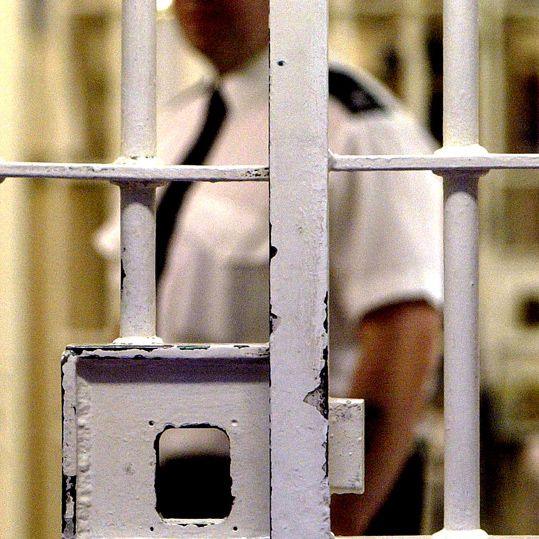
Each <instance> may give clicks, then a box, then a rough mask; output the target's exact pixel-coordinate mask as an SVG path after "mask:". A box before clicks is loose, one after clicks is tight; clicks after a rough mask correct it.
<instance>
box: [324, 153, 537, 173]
mask: <svg viewBox="0 0 539 539" xmlns="http://www.w3.org/2000/svg"><path fill="white" fill-rule="evenodd" d="M526 168H529V169H539V154H503V153H491V154H484V155H447V154H446V155H332V158H331V170H334V171H354V170H365V171H375V170H436V171H445V170H448V171H455V170H458V171H461V170H462V171H488V170H491V169H526Z"/></svg>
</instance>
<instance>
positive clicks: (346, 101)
mask: <svg viewBox="0 0 539 539" xmlns="http://www.w3.org/2000/svg"><path fill="white" fill-rule="evenodd" d="M329 94H330V95H331V96H332V97H334V98H335V99H337V101H339V103H341V105H342V106H343V107H345V108H346V109H347V110H348V111H349V112H350V113H352V114H360V113H362V112H367V111H370V110H381V111H383V110H385V106H384V105H383V104H382V103H381V102H380V101H379V100H378V99H377V98H376V97H375V96H374V95H373V94H372V93H371V92H370V91H369V90H367V89H366V88H365V87H364V86H362V85H361V83H360V82H359V81H358V80H357V79H355V78H354V77H352V76H350V75H349V74H348V73H345V72H344V71H339V70H336V69H334V68H331V69H330V70H329Z"/></svg>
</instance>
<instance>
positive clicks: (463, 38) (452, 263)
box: [442, 0, 482, 533]
mask: <svg viewBox="0 0 539 539" xmlns="http://www.w3.org/2000/svg"><path fill="white" fill-rule="evenodd" d="M478 35H479V27H478V2H477V0H444V148H443V150H442V151H444V152H452V151H455V147H458V151H459V152H460V153H469V154H479V153H482V149H481V147H480V146H479V145H478V141H479V120H478V118H479V99H478V92H479V85H478V77H479V75H478V72H479V70H478V59H479V39H478ZM478 179H479V176H478V175H477V173H472V174H466V173H457V174H450V175H446V176H444V192H445V196H444V266H445V269H444V283H445V308H444V325H445V331H444V333H445V336H444V358H445V363H444V401H445V464H444V468H445V469H444V472H445V483H444V485H445V487H444V506H445V508H444V528H445V530H446V531H448V532H452V531H463V530H477V531H479V528H480V522H479V357H478V341H477V338H478V337H477V308H478V297H477V286H478V262H477V260H478V206H477V185H478ZM480 533H482V532H480Z"/></svg>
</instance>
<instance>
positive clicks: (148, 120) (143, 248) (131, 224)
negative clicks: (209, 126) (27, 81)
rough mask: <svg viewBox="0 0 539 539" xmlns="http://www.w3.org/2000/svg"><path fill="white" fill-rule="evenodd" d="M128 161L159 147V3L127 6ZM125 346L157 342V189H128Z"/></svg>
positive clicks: (148, 0) (124, 197)
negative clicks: (157, 85)
mask: <svg viewBox="0 0 539 539" xmlns="http://www.w3.org/2000/svg"><path fill="white" fill-rule="evenodd" d="M122 9H123V11H122V160H143V159H149V158H150V159H151V158H153V157H154V155H155V147H156V8H155V0H123V2H122ZM120 190H121V191H120V193H121V219H122V224H121V259H122V270H121V271H122V289H121V316H120V335H121V337H120V339H118V341H120V342H132V341H133V340H141V339H142V340H147V339H150V340H153V339H155V337H154V336H155V186H154V185H144V184H140V183H138V184H135V183H131V184H122V185H121V187H120Z"/></svg>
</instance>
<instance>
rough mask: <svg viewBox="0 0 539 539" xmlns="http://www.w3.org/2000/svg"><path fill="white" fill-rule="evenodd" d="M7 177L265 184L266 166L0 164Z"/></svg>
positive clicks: (2, 172) (143, 163) (1, 174)
mask: <svg viewBox="0 0 539 539" xmlns="http://www.w3.org/2000/svg"><path fill="white" fill-rule="evenodd" d="M2 177H4V178H6V177H8V178H66V179H73V180H114V181H115V182H116V183H120V182H124V181H139V182H156V183H158V184H160V183H162V182H163V181H188V182H196V181H208V182H224V181H249V182H255V181H267V180H268V179H269V170H268V167H264V166H262V165H237V166H228V165H219V166H198V165H197V166H195V165H160V164H156V163H151V162H150V163H149V162H147V161H146V162H142V163H140V162H136V163H113V164H100V163H24V162H15V161H12V162H1V161H0V179H1V178H2Z"/></svg>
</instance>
